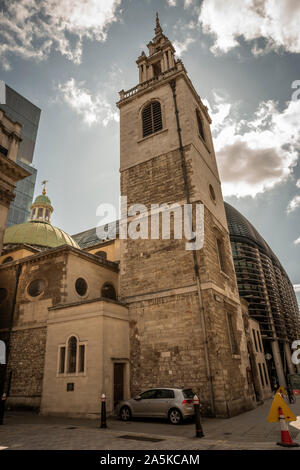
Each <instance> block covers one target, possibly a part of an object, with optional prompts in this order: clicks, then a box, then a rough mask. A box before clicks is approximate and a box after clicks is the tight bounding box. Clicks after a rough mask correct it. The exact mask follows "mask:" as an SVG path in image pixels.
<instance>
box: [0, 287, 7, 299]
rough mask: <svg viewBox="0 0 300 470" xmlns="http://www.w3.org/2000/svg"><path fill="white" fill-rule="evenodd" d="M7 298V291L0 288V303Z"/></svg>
mask: <svg viewBox="0 0 300 470" xmlns="http://www.w3.org/2000/svg"><path fill="white" fill-rule="evenodd" d="M6 296H7V290H6V289H4V287H0V302H3V300H5V299H6Z"/></svg>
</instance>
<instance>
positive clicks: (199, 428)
mask: <svg viewBox="0 0 300 470" xmlns="http://www.w3.org/2000/svg"><path fill="white" fill-rule="evenodd" d="M194 410H195V424H196V435H195V437H204V434H203V429H202V426H201V420H200V406H199V398H198V397H197V395H194Z"/></svg>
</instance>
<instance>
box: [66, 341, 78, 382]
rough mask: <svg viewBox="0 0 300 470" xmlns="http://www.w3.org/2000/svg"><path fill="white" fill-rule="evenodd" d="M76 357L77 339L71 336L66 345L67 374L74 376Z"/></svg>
mask: <svg viewBox="0 0 300 470" xmlns="http://www.w3.org/2000/svg"><path fill="white" fill-rule="evenodd" d="M76 355H77V339H76V338H75V336H71V338H70V339H69V343H68V372H69V373H70V374H74V373H75V372H76Z"/></svg>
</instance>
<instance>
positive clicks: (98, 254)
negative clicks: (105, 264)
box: [95, 251, 107, 260]
mask: <svg viewBox="0 0 300 470" xmlns="http://www.w3.org/2000/svg"><path fill="white" fill-rule="evenodd" d="M95 255H97V256H100V257H101V258H102V259H104V260H106V258H107V254H106V252H105V251H97V252H96V253H95Z"/></svg>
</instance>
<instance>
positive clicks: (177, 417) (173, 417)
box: [169, 408, 182, 424]
mask: <svg viewBox="0 0 300 470" xmlns="http://www.w3.org/2000/svg"><path fill="white" fill-rule="evenodd" d="M169 421H170V423H172V424H180V423H181V421H182V414H181V413H180V411H179V410H177V409H176V408H173V409H172V410H170V411H169Z"/></svg>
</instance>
